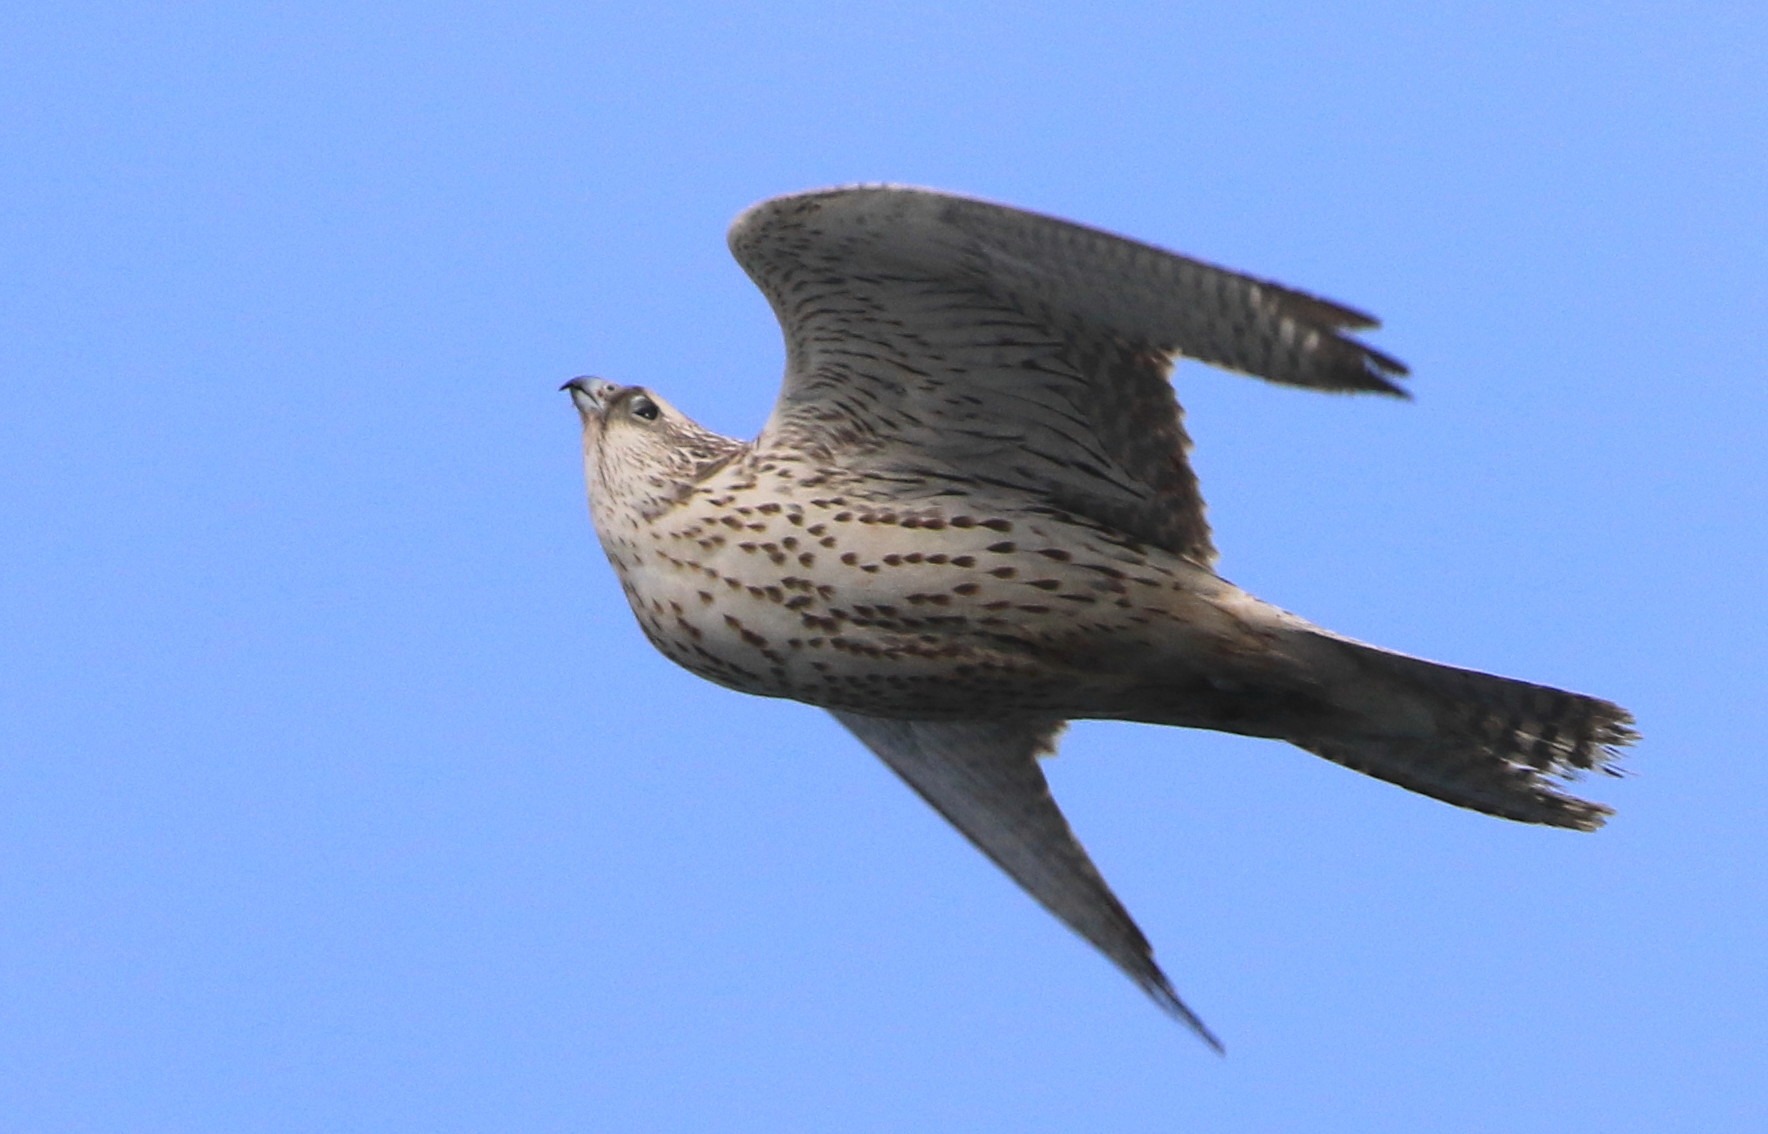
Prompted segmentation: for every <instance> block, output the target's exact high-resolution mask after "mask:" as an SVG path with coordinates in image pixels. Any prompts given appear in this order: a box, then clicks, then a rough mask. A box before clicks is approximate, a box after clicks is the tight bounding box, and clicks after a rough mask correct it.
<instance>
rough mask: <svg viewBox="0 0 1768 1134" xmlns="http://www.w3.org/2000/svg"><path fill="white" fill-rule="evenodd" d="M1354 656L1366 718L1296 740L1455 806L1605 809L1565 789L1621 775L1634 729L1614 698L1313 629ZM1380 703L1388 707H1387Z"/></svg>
mask: <svg viewBox="0 0 1768 1134" xmlns="http://www.w3.org/2000/svg"><path fill="white" fill-rule="evenodd" d="M1315 640H1316V641H1318V642H1325V643H1329V644H1330V645H1331V646H1332V647H1334V648H1335V650H1336V651H1337V652H1339V653H1340V656H1341V658H1342V659H1343V660H1346V661H1348V662H1349V663H1350V666H1351V667H1352V668H1351V671H1350V673H1348V674H1347V675H1346V676H1348V677H1349V678H1350V681H1351V682H1352V683H1354V687H1356V688H1357V689H1358V690H1359V695H1358V697H1357V700H1358V701H1359V702H1361V703H1362V704H1361V707H1360V711H1359V712H1357V713H1355V714H1354V715H1353V716H1354V718H1355V719H1360V720H1362V721H1365V722H1366V727H1364V726H1362V725H1359V726H1354V727H1353V728H1352V729H1351V730H1346V731H1339V730H1334V734H1333V735H1331V736H1320V737H1315V736H1294V737H1291V738H1290V739H1291V740H1292V742H1293V743H1295V744H1296V745H1298V746H1299V747H1301V748H1304V749H1306V750H1307V751H1309V752H1313V753H1315V754H1316V755H1320V756H1324V757H1326V758H1327V759H1328V760H1332V761H1335V762H1337V763H1340V764H1343V765H1345V766H1346V767H1348V768H1354V769H1356V770H1357V771H1359V772H1364V773H1367V774H1368V775H1371V776H1377V777H1380V778H1381V779H1384V780H1388V781H1390V782H1392V783H1396V784H1398V785H1400V786H1401V787H1404V788H1409V789H1411V790H1412V791H1416V792H1421V793H1423V794H1425V795H1429V796H1434V797H1435V798H1437V799H1440V800H1443V801H1445V802H1447V803H1453V804H1455V805H1456V806H1457V807H1467V808H1472V809H1473V810H1475V811H1483V812H1486V813H1487V814H1490V815H1498V816H1502V817H1503V818H1506V819H1516V820H1519V821H1521V822H1524V823H1545V824H1549V825H1551V826H1555V827H1572V828H1575V829H1577V830H1580V831H1592V830H1595V829H1596V828H1597V827H1600V826H1602V824H1603V822H1604V820H1606V819H1607V817H1608V816H1609V815H1610V814H1612V812H1613V809H1612V808H1609V807H1604V806H1603V805H1601V804H1599V803H1591V802H1589V801H1588V800H1583V799H1579V798H1578V797H1576V796H1574V795H1571V794H1569V793H1567V792H1566V791H1564V790H1562V785H1563V784H1564V783H1565V782H1566V781H1568V780H1571V779H1575V778H1576V777H1578V776H1579V775H1581V774H1583V773H1585V772H1591V771H1599V772H1606V773H1608V774H1610V775H1619V774H1620V773H1619V771H1618V769H1617V767H1616V763H1617V761H1618V759H1619V756H1620V750H1621V749H1622V748H1624V747H1626V746H1627V745H1629V744H1631V743H1633V741H1635V740H1637V739H1638V735H1639V734H1638V733H1637V732H1635V731H1634V730H1633V727H1632V726H1633V715H1632V714H1631V713H1629V712H1627V711H1626V710H1625V709H1623V708H1621V707H1620V706H1619V705H1615V704H1611V703H1610V702H1608V701H1603V700H1599V699H1597V698H1595V697H1586V696H1583V695H1581V694H1578V693H1567V692H1566V691H1564V690H1562V689H1553V688H1549V687H1548V686H1545V685H1533V684H1530V683H1529V682H1526V681H1516V680H1513V679H1511V678H1507V677H1496V676H1493V675H1492V674H1489V673H1479V672H1476V671H1474V670H1467V669H1456V668H1454V667H1453V666H1446V665H1439V664H1437V663H1435V662H1427V661H1423V660H1421V659H1419V658H1412V657H1407V656H1406V655H1404V654H1396V653H1391V652H1389V651H1387V650H1381V649H1377V648H1375V647H1373V646H1365V645H1362V644H1360V643H1356V642H1350V641H1347V640H1344V639H1338V638H1332V637H1329V636H1326V635H1319V636H1316V638H1315ZM1383 706H1391V708H1389V709H1383V708H1382V707H1383Z"/></svg>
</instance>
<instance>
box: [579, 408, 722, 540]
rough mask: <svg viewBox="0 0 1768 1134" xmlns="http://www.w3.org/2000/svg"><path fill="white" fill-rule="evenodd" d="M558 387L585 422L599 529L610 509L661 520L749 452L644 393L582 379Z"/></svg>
mask: <svg viewBox="0 0 1768 1134" xmlns="http://www.w3.org/2000/svg"><path fill="white" fill-rule="evenodd" d="M559 388H560V389H561V390H565V391H567V392H568V393H569V394H570V395H571V402H572V404H573V405H575V406H576V407H577V414H578V416H579V417H581V418H582V419H583V468H584V472H585V474H586V476H587V478H588V481H589V496H590V503H591V505H592V507H593V508H594V509H595V512H596V519H597V522H598V524H599V523H600V521H601V518H602V514H603V510H604V509H610V510H611V509H615V508H618V509H620V510H622V511H636V512H637V513H639V514H640V515H641V516H643V517H644V518H646V519H650V518H652V517H654V516H656V515H657V514H659V513H660V512H662V511H664V510H665V509H667V508H668V507H670V506H671V505H673V504H675V503H676V502H677V501H679V500H681V499H682V498H683V497H684V496H686V495H687V493H688V492H689V491H691V490H692V488H693V486H694V484H695V483H696V482H698V481H699V480H700V478H702V477H704V476H705V475H706V474H707V473H708V472H710V471H712V470H713V469H714V468H717V467H718V466H720V465H723V464H724V463H725V462H726V461H728V460H729V459H730V458H731V457H732V456H733V455H735V454H736V453H738V452H740V451H741V450H742V449H743V447H744V446H743V445H742V443H741V442H739V441H735V440H733V439H731V438H729V437H724V436H721V435H720V434H717V433H713V432H712V431H711V430H708V429H703V428H701V427H700V426H699V425H697V424H696V423H695V422H694V421H693V419H691V418H689V417H687V416H686V415H685V414H683V413H681V411H679V410H677V409H676V408H675V407H674V406H672V405H670V404H669V403H668V402H666V401H664V400H663V399H662V398H660V397H658V396H657V395H656V394H653V393H652V392H651V391H649V390H647V389H645V388H644V387H642V386H621V385H617V384H615V383H613V382H609V381H608V380H607V379H605V378H591V377H582V378H573V379H571V380H570V381H569V382H566V383H565V384H564V385H563V386H561V387H559Z"/></svg>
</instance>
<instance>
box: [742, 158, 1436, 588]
mask: <svg viewBox="0 0 1768 1134" xmlns="http://www.w3.org/2000/svg"><path fill="white" fill-rule="evenodd" d="M730 245H731V251H732V252H733V253H734V254H735V256H736V258H737V260H738V261H739V262H740V263H741V264H742V265H743V268H744V270H746V271H747V272H748V273H749V275H750V276H751V277H752V278H753V279H754V280H755V282H756V284H757V285H758V286H759V287H760V288H761V290H762V291H763V292H764V293H765V294H766V295H767V298H768V301H769V302H770V303H771V304H772V305H773V309H774V313H775V314H776V315H777V316H778V318H779V320H780V324H781V326H782V327H783V329H784V331H785V337H786V380H785V388H784V390H783V391H782V393H781V396H780V401H779V403H778V405H777V406H776V407H775V409H774V413H773V416H772V418H770V419H769V421H768V424H767V427H766V429H765V430H764V431H763V432H762V435H761V438H760V440H759V441H758V443H757V444H758V446H759V448H760V449H761V450H762V455H764V456H765V453H766V451H767V450H769V449H779V450H782V451H790V452H793V453H799V454H803V453H810V454H826V455H831V456H832V455H836V454H838V455H839V457H840V461H841V463H842V464H843V465H844V466H846V467H849V468H854V467H858V468H863V469H864V470H865V471H866V472H867V473H868V474H871V475H872V476H873V477H874V478H876V479H878V480H881V481H885V482H887V481H888V480H889V479H890V478H892V477H896V476H900V477H903V478H906V479H913V480H919V479H921V478H924V477H927V476H938V477H944V478H950V479H955V480H956V481H958V482H960V483H961V482H962V481H964V480H966V479H967V480H968V481H970V482H971V483H973V484H978V485H992V486H996V487H1004V488H1008V489H1014V490H1018V491H1022V492H1024V493H1026V494H1028V495H1029V496H1030V497H1031V500H1030V502H1032V503H1039V502H1041V503H1045V504H1049V505H1053V506H1056V507H1059V508H1062V509H1064V510H1065V511H1068V512H1071V513H1074V514H1077V515H1081V516H1087V517H1091V518H1093V519H1095V520H1098V521H1099V522H1101V523H1104V524H1106V525H1108V526H1111V527H1113V528H1115V529H1117V530H1119V531H1122V532H1124V533H1125V534H1127V535H1130V536H1132V537H1134V538H1136V539H1139V540H1141V541H1143V542H1145V543H1149V544H1152V545H1155V546H1159V547H1164V548H1166V549H1167V550H1169V551H1173V552H1175V553H1177V554H1181V555H1186V556H1189V557H1190V558H1192V559H1193V560H1195V561H1197V562H1200V563H1204V564H1208V563H1211V562H1213V560H1214V557H1215V551H1214V548H1213V547H1212V546H1211V544H1210V539H1209V527H1208V524H1207V523H1206V521H1205V520H1204V515H1203V501H1202V498H1201V496H1200V495H1199V493H1198V490H1197V480H1196V477H1195V476H1194V475H1193V473H1192V471H1191V467H1190V464H1189V462H1188V460H1187V452H1188V450H1189V448H1190V442H1189V439H1188V438H1187V437H1186V435H1185V430H1184V424H1183V421H1182V417H1181V413H1180V409H1179V406H1178V402H1177V401H1176V400H1175V399H1174V397H1173V392H1172V386H1171V383H1170V382H1169V381H1168V379H1169V377H1170V374H1171V367H1172V362H1173V359H1174V358H1175V357H1176V356H1179V355H1185V356H1189V357H1191V358H1196V359H1199V360H1201V361H1204V362H1209V363H1214V364H1216V365H1218V366H1223V367H1226V368H1228V369H1231V370H1238V371H1242V372H1244V373H1247V374H1253V375H1257V376H1259V377H1262V378H1267V379H1270V380H1271V381H1274V382H1281V383H1286V384H1289V385H1294V386H1306V387H1311V388H1314V389H1320V390H1367V391H1377V392H1382V393H1388V394H1401V393H1403V392H1402V391H1401V390H1400V388H1399V387H1398V386H1397V385H1395V384H1394V382H1393V381H1392V379H1393V378H1395V377H1398V376H1400V375H1403V374H1404V373H1405V367H1404V366H1402V365H1401V364H1400V363H1398V362H1396V361H1395V360H1393V359H1391V358H1389V357H1387V356H1386V355H1383V354H1381V353H1379V352H1377V351H1374V350H1371V349H1370V348H1368V347H1366V346H1364V345H1363V344H1361V343H1359V342H1357V341H1356V340H1355V339H1352V338H1349V337H1347V336H1346V335H1344V334H1343V333H1342V332H1343V331H1345V330H1347V329H1355V328H1366V327H1373V326H1375V321H1374V320H1373V319H1371V318H1370V317H1368V316H1367V315H1364V314H1362V313H1360V312H1357V311H1354V310H1352V309H1350V308H1348V307H1341V306H1339V305H1338V304H1335V303H1331V302H1328V301H1326V300H1323V299H1318V298H1315V297H1314V296H1310V295H1306V294H1304V293H1302V292H1298V291H1293V290H1291V289H1289V288H1285V287H1280V286H1278V285H1276V284H1273V283H1268V282H1265V281H1262V280H1256V279H1253V278H1251V277H1250V276H1243V275H1239V274H1237V273H1234V272H1229V271H1226V270H1224V269H1221V268H1217V267H1213V266H1211V265H1209V264H1204V263H1201V262H1199V261H1196V260H1189V259H1186V258H1184V257H1182V256H1175V255H1173V254H1171V253H1168V252H1163V251H1161V250H1159V249H1157V248H1151V247H1149V246H1147V245H1145V244H1138V243H1135V242H1134V241H1130V240H1125V239H1123V238H1121V237H1116V236H1112V235H1109V234H1107V233H1104V232H1100V231H1098V230H1096V229H1090V228H1085V227H1082V226H1080V225H1075V224H1070V223H1068V222H1066V221H1061V220H1056V219H1054V218H1052V217H1046V216H1040V215H1038V214H1035V213H1027V212H1022V211H1020V210H1017V209H1011V208H1007V207H1005V206H1002V205H994V204H989V203H987V202H983V201H976V200H971V199H969V198H964V197H954V196H950V195H947V194H942V193H935V192H930V191H927V190H921V189H901V188H889V187H879V188H854V189H834V190H825V191H821V192H813V193H804V194H798V195H794V196H788V197H778V198H775V199H773V200H770V201H764V202H762V203H761V204H759V205H756V206H755V207H753V208H751V209H749V210H748V211H747V212H745V213H744V214H743V215H742V216H740V217H738V218H737V221H736V223H735V224H734V225H732V226H731V231H730Z"/></svg>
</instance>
